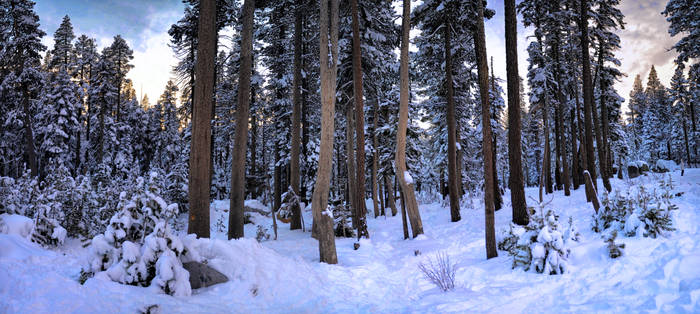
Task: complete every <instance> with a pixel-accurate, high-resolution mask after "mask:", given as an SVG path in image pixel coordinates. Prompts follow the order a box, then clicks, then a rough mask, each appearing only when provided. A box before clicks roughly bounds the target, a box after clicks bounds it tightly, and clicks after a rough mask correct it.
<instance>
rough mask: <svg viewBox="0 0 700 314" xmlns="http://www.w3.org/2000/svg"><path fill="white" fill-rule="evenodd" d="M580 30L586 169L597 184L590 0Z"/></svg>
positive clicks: (582, 7) (583, 0)
mask: <svg viewBox="0 0 700 314" xmlns="http://www.w3.org/2000/svg"><path fill="white" fill-rule="evenodd" d="M579 31H580V32H581V62H582V64H583V110H584V112H583V120H584V128H585V134H586V136H585V141H586V162H587V163H588V164H587V166H586V170H588V172H589V173H590V175H591V179H592V181H593V186H594V187H595V186H596V173H595V155H594V154H593V125H592V121H591V115H592V111H593V84H592V80H591V59H590V53H589V51H588V0H581V4H580V15H579Z"/></svg>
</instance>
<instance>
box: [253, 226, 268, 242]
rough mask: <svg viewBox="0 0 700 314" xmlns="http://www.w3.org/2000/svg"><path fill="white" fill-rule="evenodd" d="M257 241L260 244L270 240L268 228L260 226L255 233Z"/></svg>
mask: <svg viewBox="0 0 700 314" xmlns="http://www.w3.org/2000/svg"><path fill="white" fill-rule="evenodd" d="M255 240H258V242H262V241H267V240H270V234H269V233H268V232H267V228H265V227H263V226H262V225H258V229H257V232H256V233H255Z"/></svg>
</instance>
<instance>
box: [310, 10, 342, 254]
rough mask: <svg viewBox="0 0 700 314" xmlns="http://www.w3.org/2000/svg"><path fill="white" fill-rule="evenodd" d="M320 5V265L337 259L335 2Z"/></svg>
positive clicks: (315, 204) (316, 205)
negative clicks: (331, 196)
mask: <svg viewBox="0 0 700 314" xmlns="http://www.w3.org/2000/svg"><path fill="white" fill-rule="evenodd" d="M320 2H321V5H320V7H321V10H320V19H319V20H320V33H321V34H320V35H321V36H320V38H319V48H320V49H319V50H320V67H321V145H320V146H321V147H320V152H319V156H318V171H317V173H316V185H315V187H314V193H313V199H312V202H311V204H312V209H313V217H314V221H316V224H317V228H318V249H319V255H320V260H321V262H322V263H328V264H337V263H338V256H337V255H336V251H335V234H334V233H333V218H332V214H331V213H330V209H329V208H327V206H328V190H329V184H330V176H331V170H332V169H331V168H332V166H333V165H332V158H333V129H334V120H335V88H336V78H337V74H338V0H330V8H329V3H328V2H329V1H328V0H320ZM329 9H330V10H329ZM329 19H330V21H329ZM329 22H330V23H329ZM329 24H330V25H329ZM329 26H330V27H329ZM329 31H330V34H329ZM329 41H330V42H329ZM329 44H330V45H329ZM329 46H330V47H329ZM329 48H330V53H331V54H332V56H331V58H330V60H329V56H328V53H329Z"/></svg>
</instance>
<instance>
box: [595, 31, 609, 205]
mask: <svg viewBox="0 0 700 314" xmlns="http://www.w3.org/2000/svg"><path fill="white" fill-rule="evenodd" d="M601 46H602V45H601ZM603 55H604V54H603V48H602V47H599V48H598V69H597V70H596V73H597V74H599V75H600V71H602V69H603V66H604V65H605V63H604V61H603ZM599 82H600V90H601V93H600V94H601V97H600V119H598V113H597V110H596V108H595V107H594V108H592V111H593V123H594V127H595V136H596V147H597V149H598V166H599V167H600V177H601V178H602V179H603V186H604V187H605V189H606V190H607V191H608V192H610V191H612V187H611V186H610V174H609V169H608V157H607V152H606V148H607V137H608V135H607V132H606V129H607V127H606V125H607V122H608V117H607V110H606V108H605V97H602V95H603V93H604V92H605V90H604V89H603V87H605V86H604V83H603V80H602V79H600V78H599ZM599 121H600V123H598V122H599Z"/></svg>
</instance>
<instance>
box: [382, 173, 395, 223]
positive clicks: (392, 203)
mask: <svg viewBox="0 0 700 314" xmlns="http://www.w3.org/2000/svg"><path fill="white" fill-rule="evenodd" d="M384 189H385V190H386V195H387V197H386V202H387V203H388V204H389V208H391V216H392V217H393V216H396V214H397V213H398V210H396V193H394V189H393V188H392V187H391V184H390V183H389V177H387V176H384Z"/></svg>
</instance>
